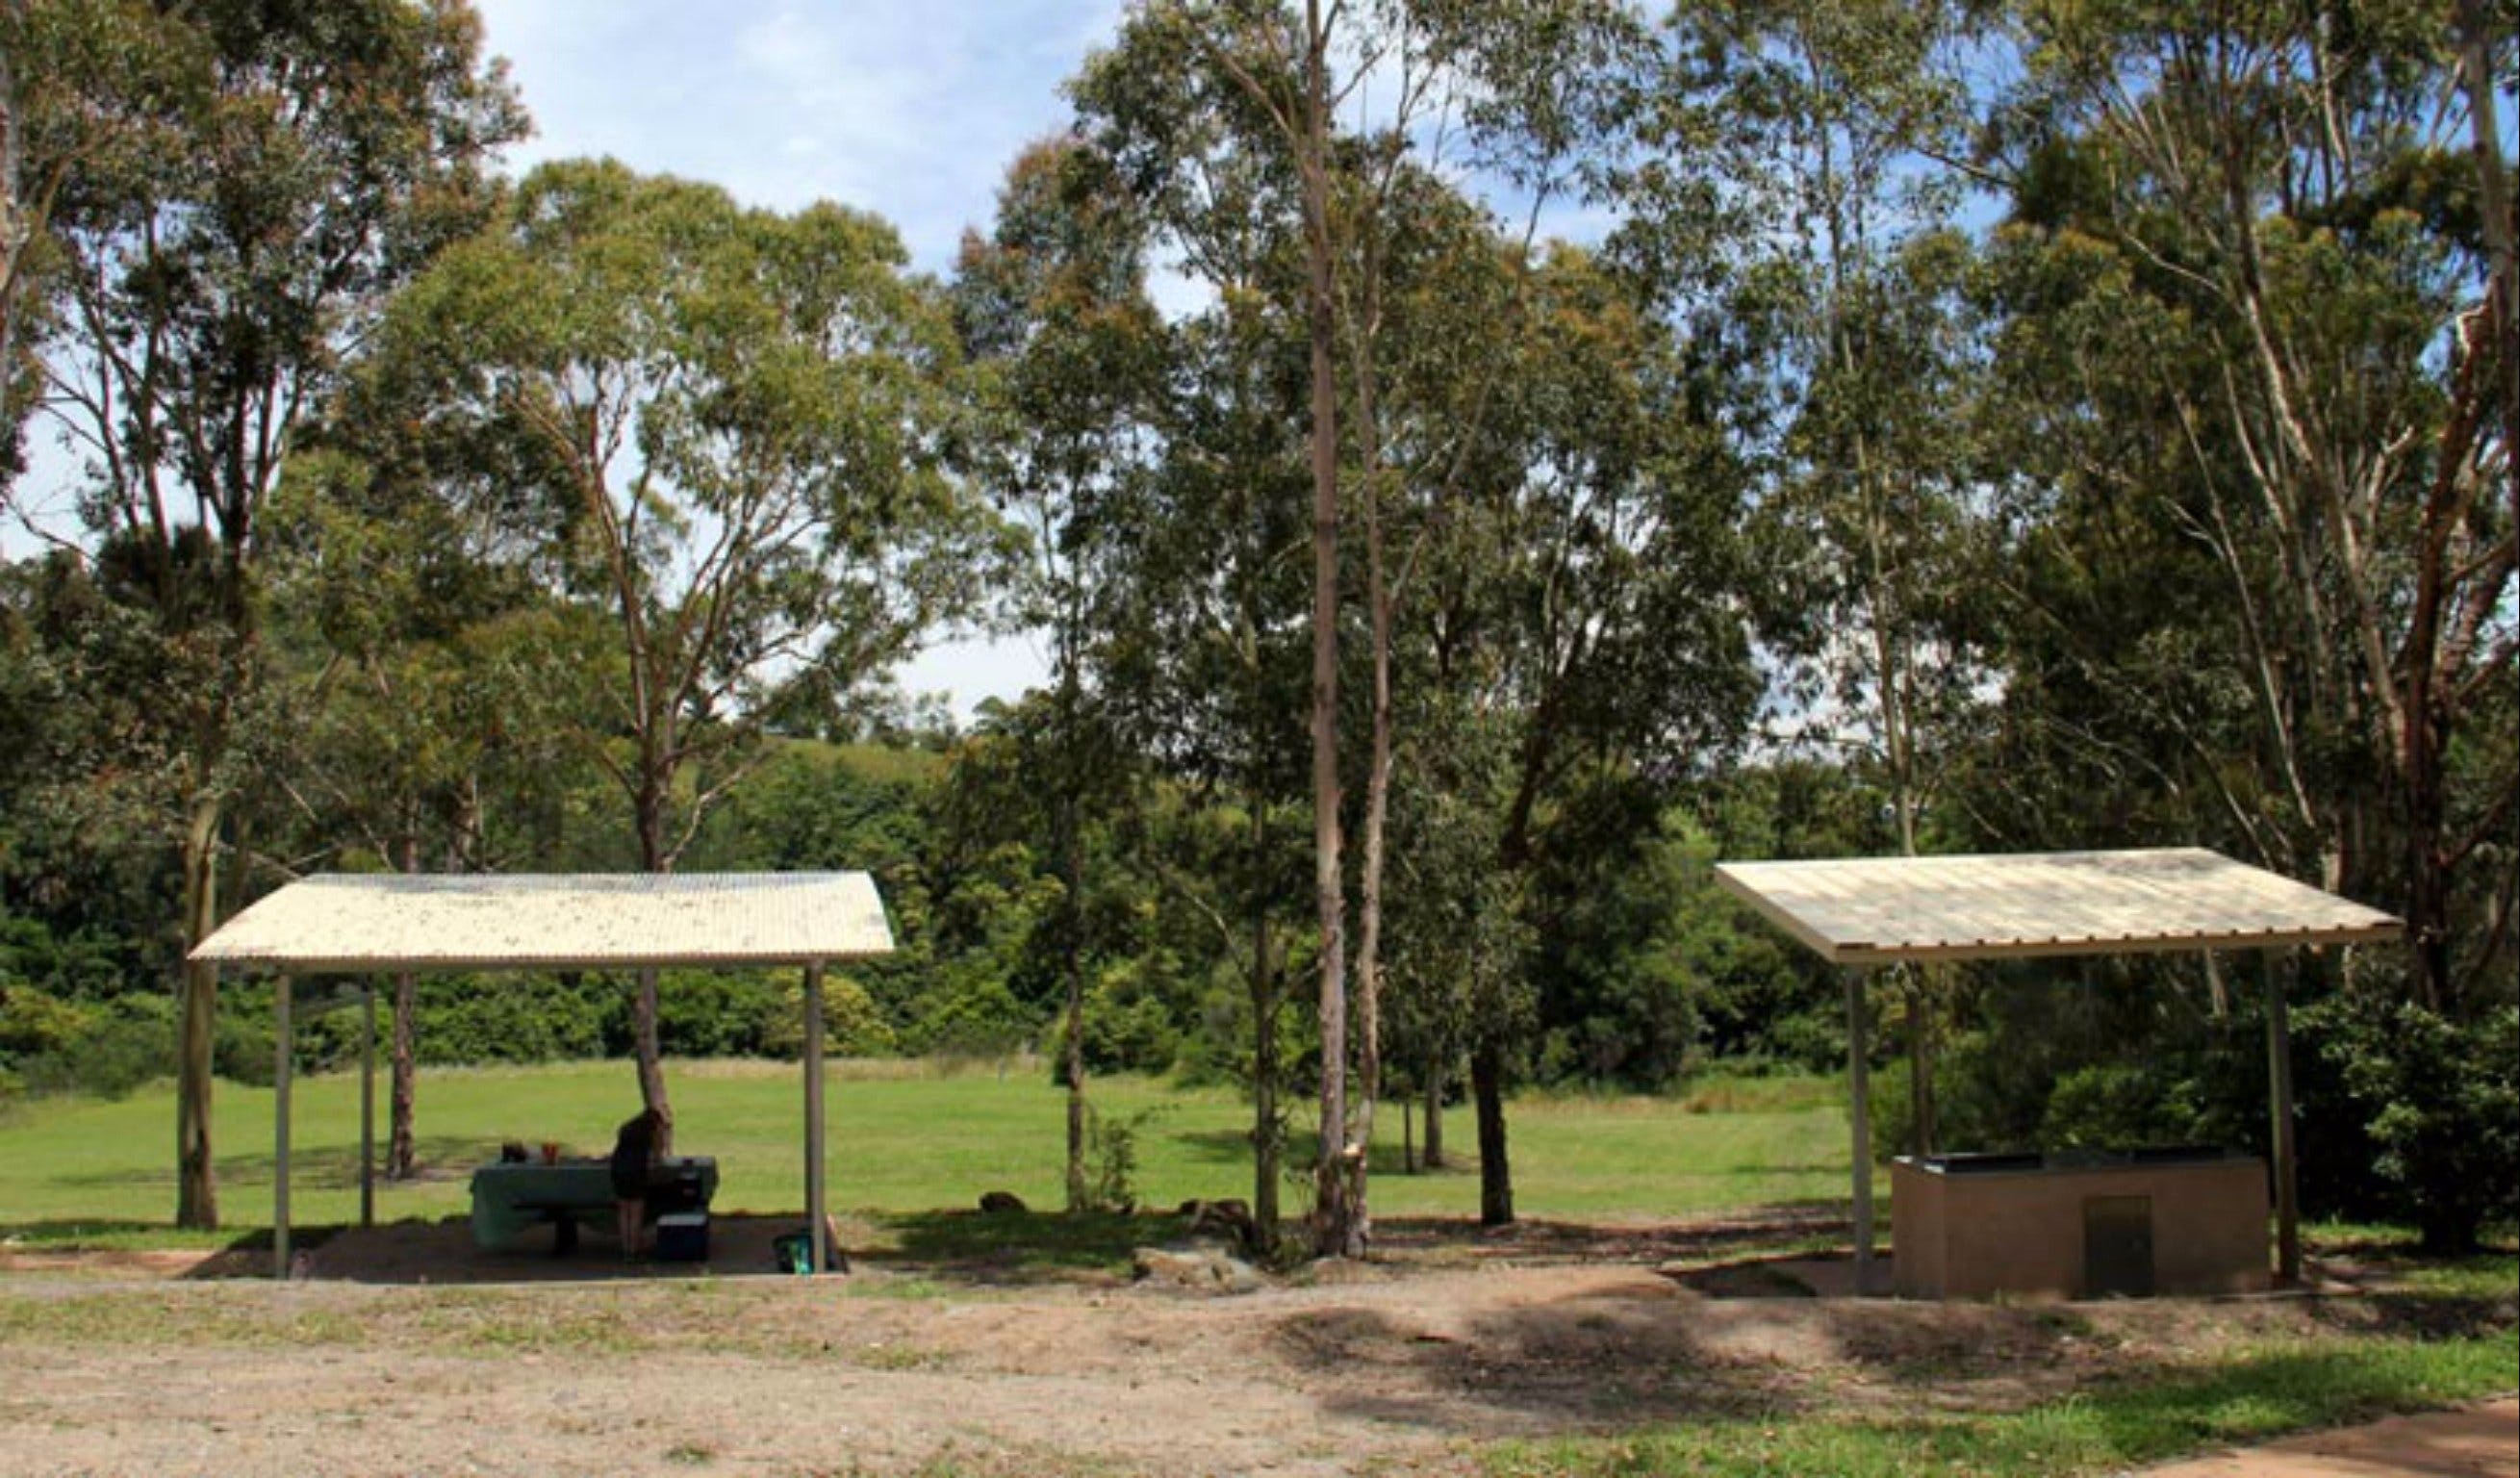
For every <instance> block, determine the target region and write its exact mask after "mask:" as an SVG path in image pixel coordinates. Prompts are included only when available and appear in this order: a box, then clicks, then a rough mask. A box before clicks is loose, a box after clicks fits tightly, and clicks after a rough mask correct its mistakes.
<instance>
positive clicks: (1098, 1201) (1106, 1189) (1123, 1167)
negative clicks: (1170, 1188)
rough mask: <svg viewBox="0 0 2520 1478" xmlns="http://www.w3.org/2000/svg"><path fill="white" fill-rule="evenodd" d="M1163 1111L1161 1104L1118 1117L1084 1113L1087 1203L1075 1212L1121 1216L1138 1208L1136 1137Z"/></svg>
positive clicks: (1097, 1110)
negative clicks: (1108, 1213)
mask: <svg viewBox="0 0 2520 1478" xmlns="http://www.w3.org/2000/svg"><path fill="white" fill-rule="evenodd" d="M1162 1112H1163V1110H1162V1107H1161V1106H1160V1105H1158V1106H1156V1107H1152V1108H1142V1109H1139V1110H1138V1111H1137V1112H1135V1113H1131V1114H1121V1115H1114V1114H1110V1113H1106V1112H1104V1111H1102V1110H1101V1109H1096V1108H1088V1109H1087V1110H1086V1118H1085V1165H1086V1172H1087V1181H1086V1202H1085V1205H1084V1206H1082V1207H1080V1208H1075V1209H1079V1210H1086V1211H1102V1212H1110V1213H1115V1214H1117V1215H1121V1216H1127V1215H1129V1214H1130V1213H1132V1212H1134V1211H1136V1210H1137V1209H1138V1137H1139V1135H1140V1133H1141V1132H1142V1131H1144V1130H1145V1129H1146V1127H1147V1126H1148V1124H1149V1123H1151V1122H1153V1121H1154V1120H1155V1118H1156V1117H1157V1116H1159V1115H1160V1114H1161V1113H1162Z"/></svg>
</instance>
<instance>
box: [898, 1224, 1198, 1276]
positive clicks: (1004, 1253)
mask: <svg viewBox="0 0 2520 1478" xmlns="http://www.w3.org/2000/svg"><path fill="white" fill-rule="evenodd" d="M874 1220H875V1224H876V1225H877V1227H878V1228H880V1229H881V1230H882V1232H883V1233H884V1235H885V1241H884V1243H883V1244H882V1245H878V1246H874V1247H868V1248H865V1249H863V1250H861V1249H857V1248H852V1249H850V1255H851V1256H852V1257H854V1258H856V1259H857V1260H858V1261H859V1262H862V1263H865V1264H867V1265H868V1266H870V1267H876V1268H883V1269H886V1270H888V1271H891V1272H895V1273H906V1274H916V1275H919V1276H927V1277H937V1278H944V1279H948V1280H955V1281H967V1282H974V1283H991V1284H1008V1283H1013V1284H1021V1283H1042V1282H1073V1281H1078V1280H1080V1279H1084V1278H1088V1277H1098V1276H1105V1275H1107V1276H1121V1275H1125V1274H1126V1273H1127V1271H1128V1267H1129V1254H1130V1253H1131V1251H1132V1250H1134V1249H1135V1248H1138V1247H1142V1246H1146V1245H1148V1243H1152V1242H1160V1241H1164V1240H1166V1239H1168V1238H1171V1237H1174V1236H1177V1235H1179V1234H1180V1232H1181V1225H1182V1224H1181V1220H1180V1218H1178V1217H1173V1216H1152V1215H1136V1216H1123V1215H1120V1214H1118V1213H1114V1212H1083V1213H1078V1214H1076V1215H1067V1214H1063V1213H1053V1212H1041V1211H907V1212H885V1213H881V1214H879V1215H877V1216H876V1217H875V1218H874Z"/></svg>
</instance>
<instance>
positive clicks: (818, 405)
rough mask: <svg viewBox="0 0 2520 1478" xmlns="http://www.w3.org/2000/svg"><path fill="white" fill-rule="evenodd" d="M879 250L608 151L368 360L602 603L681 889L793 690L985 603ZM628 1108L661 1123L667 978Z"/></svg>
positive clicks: (446, 261) (872, 669)
mask: <svg viewBox="0 0 2520 1478" xmlns="http://www.w3.org/2000/svg"><path fill="white" fill-rule="evenodd" d="M905 261H906V258H905V255H904V253H903V250H902V247H901V245H900V242H899V240H898V238H896V237H895V235H894V234H893V232H892V230H891V229H890V228H889V227H888V226H886V225H884V224H883V223H882V222H880V221H878V220H877V219H876V218H875V217H873V216H870V215H866V214H864V213H861V212H858V211H854V210H850V209H846V208H844V207H841V206H838V205H833V204H829V203H823V204H816V205H812V206H809V207H807V208H806V209H804V210H802V211H800V212H798V213H796V214H794V215H781V214H778V213H775V212H771V211H767V210H758V209H746V208H743V207H741V206H739V205H737V204H736V203H735V202H733V201H732V200H731V199H729V198H728V196H727V195H726V193H725V192H724V191H722V190H719V189H717V188H715V187H713V186H708V185H699V184H692V183H688V182H685V181H681V180H675V179H671V178H664V177H651V176H642V175H639V174H636V173H634V172H632V171H631V170H629V169H627V168H625V167H623V166H621V165H620V164H617V163H613V162H610V161H600V162H597V161H566V162H561V163H553V164H546V165H543V166H541V167H539V168H537V169H535V170H534V171H533V172H532V173H531V174H529V175H527V176H526V177H525V179H524V180H523V181H522V182H521V183H520V184H519V185H518V186H517V190H516V192H515V194H514V197H513V199H512V201H511V202H509V204H508V205H507V207H506V208H505V209H504V210H503V211H502V212H501V215H500V217H499V219H498V220H497V221H496V222H494V223H493V225H492V226H491V228H490V229H489V230H487V231H486V232H484V233H483V234H481V235H480V236H478V237H477V238H475V239H473V240H472V241H469V242H467V243H465V244H464V245H463V246H459V247H457V248H455V249H454V250H451V251H449V252H447V253H446V254H445V256H444V257H443V258H442V259H440V260H439V261H438V262H437V263H436V264H435V265H434V266H433V267H432V268H431V270H430V271H429V272H428V273H427V274H426V275H425V276H423V277H422V278H421V279H420V280H419V281H417V282H415V283H414V284H413V285H412V286H411V288H410V289H409V290H407V291H406V292H405V293H404V294H403V296H402V298H401V299H400V300H399V301H397V303H396V304H395V306H394V311H393V313H392V315H391V317H390V318H389V319H388V321H387V323H386V326H385V333H384V335H383V339H382V345H381V352H382V354H383V355H385V356H388V357H389V358H390V359H391V360H393V362H395V363H396V364H397V365H398V366H400V367H401V368H400V371H399V373H403V374H407V375H409V376H412V377H414V379H415V381H424V380H425V381H427V383H428V387H429V388H428V393H429V395H430V397H431V399H432V400H433V402H434V404H435V406H436V407H437V409H436V410H435V411H434V413H433V414H434V415H436V416H437V417H439V418H441V419H442V420H443V421H444V422H446V423H447V424H448V425H449V426H450V427H453V428H460V429H461V431H462V433H463V434H466V435H475V436H487V437H494V438H497V439H499V440H502V441H503V442H505V443H506V445H507V446H508V447H509V448H510V451H509V453H508V456H509V458H510V461H511V465H513V466H514V467H515V468H516V469H517V475H518V476H519V477H521V478H524V479H527V480H526V483H525V485H527V486H530V487H532V488H533V489H535V490H536V491H537V492H539V493H540V494H542V495H543V496H545V497H547V498H548V499H549V500H551V504H552V507H553V509H554V513H553V515H552V516H551V518H550V519H549V526H550V527H551V528H552V529H553V530H554V531H555V532H554V539H555V548H554V549H553V551H552V557H553V558H554V559H555V560H558V561H560V562H561V563H562V564H563V565H564V566H565V568H566V569H567V571H568V580H569V585H570V589H571V590H572V591H573V592H575V593H576V594H577V595H578V596H579V597H580V598H582V599H584V600H587V601H589V602H591V603H593V604H596V605H600V606H602V607H603V608H604V609H606V610H607V612H608V613H609V622H610V625H611V628H612V638H611V640H612V642H613V644H614V653H613V656H612V658H611V659H610V661H609V662H608V663H607V668H608V671H609V672H610V674H611V676H612V679H613V687H612V691H611V693H610V694H609V696H608V701H607V709H608V712H607V715H606V717H605V720H604V722H603V724H602V725H600V726H596V727H591V728H590V729H588V730H587V732H586V733H585V734H584V735H583V739H585V741H586V742H585V745H584V752H585V753H586V754H587V755H588V756H589V757H590V759H591V760H592V761H593V763H595V764H596V765H598V766H599V767H601V768H602V769H603V771H604V772H605V773H606V774H607V776H609V777H610V779H611V782H612V784H613V786H614V788H615V789H616V790H617V791H618V793H619V796H620V798H621V800H622V801H623V802H624V803H625V805H626V808H627V811H628V819H629V823H630V830H631V834H632V837H633V840H634V844H635V847H636V852H637V861H638V864H639V866H640V867H641V868H643V869H645V870H647V871H651V872H659V873H662V872H671V871H672V870H673V868H674V866H675V864H676V863H677V861H678V860H679V859H680V858H681V857H682V855H683V853H684V851H685V849H687V848H688V847H689V846H690V845H691V843H692V842H693V840H694V839H695V837H697V835H698V833H699V829H700V828H701V826H702V824H703V823H704V822H705V821H706V820H707V818H708V816H709V814H710V812H711V811H712V810H714V809H715V808H716V806H717V805H718V804H719V803H720V802H721V801H722V800H724V799H725V797H726V796H727V794H728V793H729V791H731V790H732V789H733V788H734V787H735V786H737V785H738V784H741V783H742V781H743V779H744V778H745V777H746V776H748V775H749V774H750V773H751V772H752V770H753V769H754V767H755V766H756V765H757V764H758V763H759V761H760V759H761V757H762V754H763V752H764V751H763V749H762V746H761V745H760V744H759V743H758V742H757V740H758V739H759V736H760V732H761V725H762V718H763V714H764V712H765V705H766V704H767V702H768V701H769V700H770V698H771V697H772V696H773V694H774V690H775V689H777V688H778V687H780V686H782V685H793V684H795V683H797V682H800V681H812V682H814V683H817V684H820V685H822V687H823V688H824V689H825V691H829V692H845V691H847V690H848V689H850V688H851V687H853V686H855V685H858V684H861V683H863V682H866V681H868V680H870V679H873V678H876V677H877V676H878V675H880V674H881V673H882V672H883V670H884V669H886V668H887V667H889V666H890V665H891V664H893V663H894V662H896V661H898V660H900V659H901V658H902V657H904V656H906V655H908V654H909V653H910V652H911V651H912V650H914V649H916V647H917V645H918V644H919V642H920V641H921V639H922V636H923V635H924V634H925V633H926V632H928V631H929V630H930V629H931V628H932V627H933V626H934V625H935V624H936V622H937V621H938V620H939V619H941V618H943V617H945V616H947V615H949V614H952V613H956V612H959V611H960V610H962V609H963V608H964V606H965V605H967V603H968V602H969V601H970V600H971V599H972V593H973V590H974V582H975V580H976V579H977V577H978V575H979V574H980V572H981V568H982V564H983V562H984V560H986V559H988V558H992V557H994V554H995V553H996V551H997V549H998V544H999V532H1000V529H999V525H998V523H997V521H996V520H995V519H994V518H993V517H991V516H990V515H988V513H987V511H986V510H985V509H984V508H982V507H980V506H978V505H977V504H976V502H975V501H974V500H973V499H972V498H971V496H970V495H969V493H968V491H967V487H966V486H965V485H964V483H963V482H962V481H961V480H960V479H959V478H957V477H955V476H953V475H951V474H950V472H949V470H948V469H947V467H946V455H945V454H946V453H947V451H948V450H949V445H948V443H949V441H950V438H951V437H952V435H953V434H954V433H955V429H956V428H955V425H954V402H953V398H952V391H953V388H954V379H955V376H956V374H957V363H958V356H957V354H956V349H955V344H954V339H953V332H952V324H951V320H950V316H949V315H948V314H947V312H946V311H945V307H944V304H943V302H942V301H941V298H940V295H939V294H938V293H937V292H936V291H933V290H932V289H931V288H930V287H929V286H928V285H927V284H926V283H924V282H923V281H922V280H920V279H918V278H915V277H913V276H911V275H910V274H909V273H908V272H906V271H905V270H904V268H905ZM633 1014H634V1023H635V1024H634V1034H635V1037H636V1046H637V1055H638V1064H639V1079H640V1089H641V1094H642V1096H643V1097H644V1098H645V1100H646V1101H647V1102H648V1103H649V1104H650V1105H651V1106H652V1107H656V1108H660V1109H661V1108H664V1107H666V1106H667V1097H666V1090H665V1084H664V1079H663V1075H662V1073H661V1071H660V1069H659V1066H658V1060H657V1056H658V1053H657V1044H656V980H655V975H654V973H653V972H652V971H650V972H646V973H644V974H643V975H642V976H641V978H640V981H639V988H638V991H637V995H636V1001H635V1006H634V1013H633Z"/></svg>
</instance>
